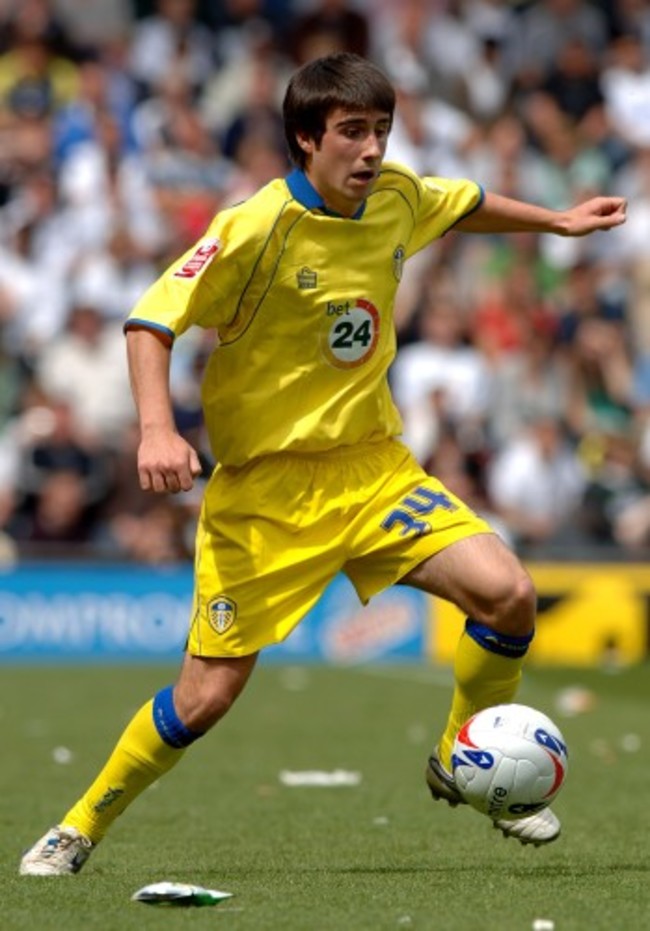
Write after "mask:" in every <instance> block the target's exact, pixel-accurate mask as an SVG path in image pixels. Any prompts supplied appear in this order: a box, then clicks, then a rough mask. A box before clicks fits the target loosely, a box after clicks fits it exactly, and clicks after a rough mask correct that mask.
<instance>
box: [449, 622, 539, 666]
mask: <svg viewBox="0 0 650 931" xmlns="http://www.w3.org/2000/svg"><path fill="white" fill-rule="evenodd" d="M465 631H466V632H467V635H468V636H469V637H471V638H472V640H475V641H476V643H478V645H479V646H480V647H483V649H484V650H489V652H490V653H499V654H500V655H501V656H510V657H511V658H512V659H517V658H519V657H521V656H525V654H526V652H527V650H528V647H529V646H530V642H531V640H532V639H533V637H534V636H535V631H534V630H531V632H530V633H529V634H525V635H524V636H523V637H513V636H512V635H511V634H502V633H500V632H499V631H498V630H495V629H494V628H493V627H488V625H487V624H481V623H479V621H474V620H472V618H471V617H468V618H467V620H466V621H465Z"/></svg>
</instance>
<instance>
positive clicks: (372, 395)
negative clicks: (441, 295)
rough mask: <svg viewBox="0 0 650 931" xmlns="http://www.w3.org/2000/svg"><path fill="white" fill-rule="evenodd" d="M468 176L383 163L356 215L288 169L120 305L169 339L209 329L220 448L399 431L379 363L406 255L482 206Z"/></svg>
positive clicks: (230, 450) (389, 346) (272, 447)
mask: <svg viewBox="0 0 650 931" xmlns="http://www.w3.org/2000/svg"><path fill="white" fill-rule="evenodd" d="M482 198H483V192H482V189H481V188H480V187H479V185H477V184H476V183H474V182H472V181H466V180H447V179H441V178H419V177H418V176H417V175H415V174H414V173H413V172H412V171H410V170H409V169H407V168H405V167H403V166H401V165H397V164H392V163H386V164H385V165H384V166H383V168H382V171H381V174H380V176H379V178H378V180H377V183H376V185H375V187H374V189H373V191H372V193H371V194H370V196H369V197H368V199H367V201H366V202H365V203H364V204H363V206H362V207H361V209H360V210H359V211H358V213H357V214H356V216H355V217H353V218H346V217H341V216H339V215H337V214H333V213H332V212H330V211H328V210H327V208H326V207H325V204H324V203H323V200H322V198H321V197H320V195H319V194H318V193H317V191H316V190H315V189H314V187H313V186H312V185H311V184H310V182H309V180H308V178H307V177H306V175H305V174H304V173H303V172H302V171H299V170H295V171H293V172H292V173H291V174H290V175H289V176H288V177H287V178H285V179H277V180H275V181H272V182H271V183H270V184H268V185H266V186H265V187H264V188H262V189H261V190H260V191H258V192H257V194H255V195H254V196H253V197H251V198H250V199H248V200H246V201H245V202H243V203H241V204H237V205H236V206H233V207H230V208H228V209H225V210H222V211H220V212H219V213H218V214H217V215H216V217H215V218H214V220H213V221H212V223H211V224H210V226H209V228H208V230H207V232H206V234H205V236H204V237H203V238H202V239H201V240H200V241H199V242H198V243H197V244H196V245H195V246H194V247H193V248H192V249H190V250H189V251H188V252H187V253H185V255H183V256H182V257H181V258H180V259H179V260H178V261H177V262H175V263H174V264H173V265H172V266H171V267H170V268H169V269H168V270H167V271H166V272H165V273H164V274H163V275H162V276H161V277H160V278H159V279H158V281H157V282H156V283H155V284H154V285H152V287H151V288H150V289H149V290H148V291H147V292H146V293H145V295H144V296H143V297H142V299H141V300H140V301H139V302H138V304H137V305H136V307H135V308H134V309H133V311H132V313H131V314H130V316H129V318H128V320H127V322H126V327H127V328H128V327H129V326H131V325H134V324H137V325H139V326H145V327H149V328H151V329H158V330H162V331H163V332H165V333H167V334H168V335H169V336H170V337H171V338H172V339H173V338H174V337H176V336H179V335H180V334H181V333H183V332H184V331H185V330H186V329H187V328H188V327H190V326H192V325H197V326H200V327H206V328H215V329H216V331H217V333H218V345H217V346H216V347H215V349H214V351H213V353H212V355H211V357H210V359H209V361H208V364H207V367H206V370H205V374H204V379H203V385H202V393H203V406H204V411H205V418H206V427H207V431H208V435H209V437H210V443H211V446H212V450H213V453H214V456H215V457H216V459H217V460H218V461H219V462H221V463H223V464H224V465H232V466H239V465H243V464H244V463H246V462H248V461H250V460H251V459H254V458H257V457H259V456H264V455H267V454H269V453H274V452H279V451H285V452H286V451H295V452H301V453H305V452H324V451H327V450H330V449H334V448H337V447H341V446H351V445H353V444H356V443H368V442H371V443H372V442H377V441H379V440H382V439H385V438H387V437H390V436H396V435H398V434H400V433H401V430H402V425H401V420H400V417H399V414H398V412H397V409H396V407H395V405H394V403H393V401H392V398H391V396H390V391H389V388H388V382H387V378H386V373H387V370H388V367H389V365H390V363H391V362H392V360H393V356H394V354H395V345H396V341H395V332H394V325H393V318H392V313H393V302H394V298H395V292H396V290H397V287H398V284H399V281H400V276H401V273H402V267H403V263H404V261H405V260H406V259H407V258H408V257H409V256H411V255H413V254H414V253H415V252H417V251H418V250H419V249H422V248H423V247H424V246H425V245H427V244H428V243H429V242H431V241H432V240H434V239H436V238H438V237H439V236H441V235H443V234H444V233H445V232H446V231H447V230H448V229H449V228H450V227H451V226H453V225H454V224H455V223H456V222H457V221H458V220H459V219H461V218H462V217H464V216H466V215H467V214H468V213H471V212H472V210H474V209H476V207H478V206H479V204H480V203H481V200H482Z"/></svg>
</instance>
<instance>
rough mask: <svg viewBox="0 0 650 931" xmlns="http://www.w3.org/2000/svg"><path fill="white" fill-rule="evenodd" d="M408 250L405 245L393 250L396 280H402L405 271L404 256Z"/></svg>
mask: <svg viewBox="0 0 650 931" xmlns="http://www.w3.org/2000/svg"><path fill="white" fill-rule="evenodd" d="M405 254H406V250H405V249H404V246H403V245H402V244H401V243H400V245H399V246H398V247H397V249H395V251H394V252H393V275H394V276H395V280H396V281H401V280H402V272H403V271H404V257H405Z"/></svg>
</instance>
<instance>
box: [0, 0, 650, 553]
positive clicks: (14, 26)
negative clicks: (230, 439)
mask: <svg viewBox="0 0 650 931" xmlns="http://www.w3.org/2000/svg"><path fill="white" fill-rule="evenodd" d="M339 49H345V50H351V51H354V52H358V53H360V54H363V55H366V56H369V57H371V58H372V59H373V60H375V61H376V62H377V63H378V64H379V65H381V66H382V67H383V68H384V69H385V70H386V72H387V73H388V74H389V76H390V77H391V79H392V80H393V81H394V83H395V86H396V88H397V91H398V110H397V114H396V119H395V124H394V128H393V132H392V135H391V140H390V143H389V150H388V157H389V158H391V159H395V160H398V161H402V162H404V163H406V164H408V165H410V166H411V167H412V168H414V169H416V170H417V171H418V172H420V173H422V174H431V175H443V176H449V177H467V178H472V179H474V180H476V181H478V182H479V183H480V184H482V185H483V186H485V187H486V188H488V189H490V190H492V191H496V192H499V193H502V194H507V195H511V196H514V197H518V198H522V199H526V200H531V201H534V202H536V203H540V204H544V205H546V206H548V207H552V208H560V209H561V208H564V207H567V206H569V205H571V204H573V203H575V202H577V201H579V200H582V199H585V198H588V197H590V196H592V195H596V194H601V193H615V194H619V195H623V196H625V197H627V198H628V201H629V207H628V215H629V219H628V222H627V224H626V225H625V226H624V227H622V228H620V229H618V230H616V231H615V232H611V233H602V234H597V235H594V236H591V237H587V238H585V239H579V240H571V239H561V238H557V237H550V236H533V235H530V234H526V235H502V236H490V237H485V236H479V237H472V236H467V235H465V236H463V235H460V234H456V233H454V232H453V231H452V232H450V233H449V234H447V235H446V236H445V237H444V238H443V239H442V240H440V241H439V242H436V243H434V244H433V245H432V246H431V247H429V248H428V249H426V250H424V251H423V252H422V253H420V254H419V255H418V256H416V257H415V258H414V259H412V260H411V261H410V262H409V263H408V264H407V267H406V269H405V274H404V277H403V280H402V282H401V285H400V291H399V296H398V305H397V326H398V341H399V349H398V355H397V358H396V361H395V364H394V366H393V368H392V370H391V373H390V375H391V380H392V384H393V387H394V391H395V397H396V400H397V403H398V405H399V407H400V409H401V411H402V414H403V418H404V424H405V439H406V441H407V442H408V443H409V444H410V445H411V446H412V448H413V449H414V451H415V453H416V455H417V456H418V458H419V459H420V460H421V461H422V462H423V463H425V464H426V465H427V467H428V468H429V469H430V470H431V471H432V472H433V473H435V474H436V475H438V476H439V477H440V478H441V479H442V481H444V482H445V483H446V484H447V485H448V487H449V488H451V489H452V490H453V491H455V492H457V493H458V494H460V495H461V496H462V497H463V498H464V499H465V500H467V501H468V502H470V503H471V504H472V505H473V506H474V507H475V509H476V510H477V511H479V512H481V513H483V514H486V515H488V516H489V517H490V519H491V520H492V521H493V522H494V526H495V527H496V528H497V529H498V530H499V532H500V533H502V534H503V535H504V537H506V539H508V541H509V542H510V543H511V544H512V545H513V546H514V547H515V548H517V549H518V550H519V551H520V552H522V553H523V554H531V555H535V554H537V553H539V554H544V553H549V552H557V551H558V548H559V549H560V550H562V552H565V553H566V552H568V553H577V554H579V555H582V554H585V553H589V554H592V555H593V554H596V555H598V554H606V555H607V558H612V556H613V557H614V558H617V557H620V558H633V557H636V556H638V555H639V554H645V555H647V554H648V552H649V551H650V247H649V245H648V244H649V243H650V2H648V0H617V2H616V3H610V2H607V0H602V2H598V0H534V2H514V0H513V2H507V0H203V2H202V0H150V2H145V0H140V2H138V0H111V2H110V3H107V2H105V0H0V562H1V561H2V560H7V561H9V560H13V559H24V558H30V557H49V556H52V557H61V556H68V555H74V556H77V557H80V558H88V559H127V560H133V561H138V562H148V563H166V562H170V561H175V560H180V559H187V558H191V555H192V549H193V528H194V520H195V516H196V509H197V507H198V506H199V502H200V497H201V491H202V487H201V482H199V483H198V485H197V488H196V492H191V493H188V494H185V495H178V496H168V497H154V496H147V495H144V494H143V493H141V492H140V491H139V489H138V487H137V477H136V469H135V454H136V449H137V427H136V424H135V419H134V408H133V403H132V400H131V397H130V392H129V386H128V376H127V371H126V360H125V352H124V345H123V342H124V338H123V336H122V330H121V327H122V322H123V320H124V318H125V316H126V315H127V313H128V312H129V310H130V308H131V307H132V305H133V303H134V302H135V300H136V299H137V298H138V296H139V295H140V294H141V293H142V292H143V290H144V289H145V288H146V287H147V286H148V285H149V284H150V283H151V282H152V281H153V280H154V279H155V278H156V277H157V276H158V274H159V273H160V272H161V271H162V269H163V268H164V267H165V266H166V265H167V264H168V263H169V262H170V261H171V260H172V259H173V258H175V257H177V256H178V255H179V254H180V253H181V252H182V251H184V250H185V249H186V248H187V247H188V246H189V245H191V244H192V243H193V242H194V240H195V239H197V238H198V237H199V236H200V235H201V234H202V232H203V230H204V229H205V227H206V225H207V223H208V222H209V220H210V218H211V216H212V215H213V214H214V213H215V212H216V211H217V210H218V209H219V208H220V207H222V206H226V205H228V204H232V203H235V202H237V201H240V200H242V199H243V198H245V197H247V196H248V195H250V194H252V193H253V192H254V191H256V190H257V189H258V188H259V187H260V186H261V185H263V184H264V183H266V182H267V181H268V180H270V179H271V178H273V177H277V176H278V175H283V174H285V173H286V171H287V169H288V167H289V166H288V162H287V156H286V149H285V143H284V138H283V132H282V121H281V113H280V107H281V100H282V95H283V93H284V89H285V86H286V81H287V78H288V76H289V75H290V74H291V72H292V71H293V70H294V69H295V68H296V67H297V66H299V65H300V64H302V63H304V62H305V61H308V60H310V59H311V58H313V57H316V56H318V55H320V54H324V53H327V52H330V51H335V50H339ZM213 339H214V334H211V333H204V332H198V331H197V332H195V331H191V332H190V333H188V334H186V335H185V336H183V337H182V338H181V339H180V340H179V341H178V342H177V345H176V348H175V351H174V354H173V363H172V390H173V399H174V406H175V411H176V417H177V422H178V425H179V429H180V430H181V431H182V432H183V434H184V435H185V436H187V437H188V439H190V440H191V441H192V442H194V443H195V444H196V446H197V448H198V449H199V450H200V451H201V454H202V456H203V459H204V464H205V473H206V474H208V473H209V470H210V468H211V467H212V465H213V463H212V462H211V461H210V454H209V450H208V448H207V445H206V441H205V435H204V432H203V428H202V421H201V412H200V399H199V381H200V375H201V371H202V366H203V363H204V361H205V359H206V356H207V354H208V353H209V352H210V348H211V344H212V341H213Z"/></svg>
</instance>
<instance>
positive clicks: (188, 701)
mask: <svg viewBox="0 0 650 931" xmlns="http://www.w3.org/2000/svg"><path fill="white" fill-rule="evenodd" d="M235 697H236V696H235V695H234V694H230V693H229V692H227V691H224V690H223V689H221V688H214V687H211V685H210V683H205V684H204V686H203V687H202V688H200V689H194V690H193V691H192V695H191V697H188V696H184V695H183V694H178V690H177V697H176V701H177V706H178V709H179V714H180V716H181V717H182V719H183V721H184V723H185V724H186V726H187V727H189V728H191V729H192V730H195V731H207V730H209V729H210V728H211V727H214V725H215V724H216V723H217V721H220V720H221V718H223V716H224V715H225V714H227V712H228V711H229V710H230V708H231V706H232V704H233V702H234V700H235Z"/></svg>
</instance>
